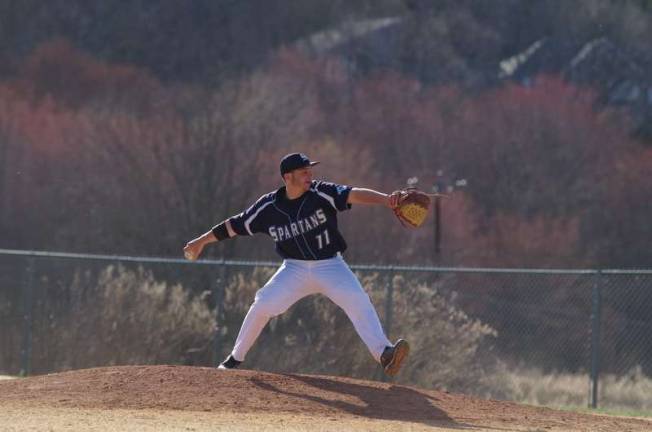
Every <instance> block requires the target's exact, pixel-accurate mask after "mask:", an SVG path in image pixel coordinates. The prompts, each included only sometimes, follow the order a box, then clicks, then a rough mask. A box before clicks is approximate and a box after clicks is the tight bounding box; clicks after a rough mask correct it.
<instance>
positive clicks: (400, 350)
mask: <svg viewBox="0 0 652 432" xmlns="http://www.w3.org/2000/svg"><path fill="white" fill-rule="evenodd" d="M409 352H410V345H409V344H408V343H407V341H405V340H403V339H399V340H397V341H396V343H395V344H394V345H393V346H388V347H386V348H385V351H383V354H382V355H381V356H380V364H381V365H382V367H383V369H384V370H385V373H386V374H387V375H389V376H394V375H396V374H397V373H398V371H399V369H400V368H401V364H403V361H404V360H405V358H406V357H407V355H408V353H409Z"/></svg>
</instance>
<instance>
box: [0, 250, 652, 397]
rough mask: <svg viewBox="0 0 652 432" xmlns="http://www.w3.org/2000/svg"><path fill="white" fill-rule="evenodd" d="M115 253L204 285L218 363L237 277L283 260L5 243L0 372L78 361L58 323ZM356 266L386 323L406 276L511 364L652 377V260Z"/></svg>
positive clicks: (116, 260) (396, 312) (400, 326)
mask: <svg viewBox="0 0 652 432" xmlns="http://www.w3.org/2000/svg"><path fill="white" fill-rule="evenodd" d="M115 264H120V265H126V266H132V267H143V266H147V267H148V269H149V270H150V271H151V272H153V274H155V275H156V278H155V279H156V280H165V281H167V282H168V283H170V284H180V285H182V286H183V287H184V288H185V289H186V290H188V291H193V293H194V295H196V296H200V295H206V296H207V298H209V300H207V301H208V303H210V305H211V309H210V310H211V311H212V312H211V313H212V314H213V320H214V323H215V330H214V331H213V333H212V336H211V340H210V349H209V351H210V362H211V363H213V364H215V363H216V362H218V361H219V360H220V359H221V358H223V356H224V354H225V353H226V352H228V349H229V345H230V344H231V343H232V342H233V340H232V339H233V337H234V331H236V330H237V329H235V330H234V329H233V328H232V327H234V325H230V326H227V325H225V324H224V323H226V322H229V323H231V322H239V321H241V318H242V314H243V313H244V312H243V311H239V312H238V311H231V310H227V309H226V308H225V306H224V303H225V302H227V301H229V302H230V301H235V300H233V298H234V296H237V295H238V292H237V291H236V290H234V289H232V288H231V287H232V286H234V283H236V282H234V281H236V279H237V277H238V275H242V274H243V272H248V276H247V277H248V278H252V279H256V277H257V276H256V275H255V272H256V271H257V269H268V270H269V269H273V268H275V267H277V266H278V265H279V264H280V263H279V262H257V261H244V260H209V259H204V260H197V261H194V262H190V261H187V260H184V259H177V258H158V257H137V256H116V255H90V254H77V253H62V252H42V251H25V250H12V249H0V372H5V373H20V374H23V375H29V374H32V373H44V372H50V371H52V370H56V369H57V368H61V367H74V364H73V363H74V361H73V362H72V363H71V361H70V360H66V361H67V362H68V363H66V362H65V361H64V360H62V358H63V357H64V356H63V354H62V353H61V352H59V351H58V350H57V347H56V346H55V345H56V344H54V345H53V344H52V343H51V339H52V337H53V336H52V335H55V334H59V333H56V332H57V330H58V329H59V328H60V327H61V326H62V325H63V324H62V323H64V322H66V321H65V319H66V317H67V316H69V315H71V314H73V312H74V310H73V309H74V308H75V307H79V305H80V304H85V305H87V304H89V303H84V302H83V301H82V300H80V299H81V298H82V297H83V298H89V299H91V301H92V302H95V303H99V302H102V301H105V302H106V299H104V300H102V298H101V296H100V295H99V294H98V292H96V291H93V288H92V287H93V286H94V284H97V283H99V282H97V281H99V280H100V276H99V275H101V274H102V271H103V269H105V268H106V267H107V266H110V265H115ZM351 268H352V269H353V270H354V271H356V272H357V273H358V274H359V276H360V277H361V278H370V280H373V283H372V285H370V286H373V287H375V288H373V289H370V291H371V292H370V297H372V299H374V301H375V302H376V306H377V308H378V311H379V314H380V315H381V318H382V320H383V325H384V327H385V330H386V332H387V333H388V334H391V333H393V330H394V329H395V328H396V329H397V330H396V331H405V328H404V324H405V323H406V322H407V320H409V319H411V318H410V317H409V316H410V315H409V314H410V313H411V312H412V309H414V308H415V307H416V308H419V307H420V306H421V305H419V304H416V306H415V305H411V306H410V305H409V303H406V302H407V301H408V300H406V299H405V298H404V297H405V293H404V292H403V291H404V289H403V288H402V286H403V285H401V284H406V283H410V284H418V285H419V286H421V287H425V289H426V291H428V292H432V293H438V295H441V296H443V297H445V298H446V302H447V304H448V305H449V306H450V307H451V308H454V309H455V310H459V311H462V312H464V314H465V316H468V317H470V318H472V319H476V320H478V321H479V322H482V323H484V324H487V325H488V326H490V327H491V328H492V329H493V330H494V331H495V340H494V342H493V346H492V349H494V350H495V352H496V353H497V355H499V356H500V358H501V359H508V364H511V365H518V366H523V365H528V366H533V367H537V368H539V369H541V370H544V371H562V372H573V373H585V374H586V376H587V381H588V385H587V389H588V391H587V397H586V403H587V404H588V405H589V406H591V407H597V406H598V402H599V400H601V399H603V400H608V399H609V392H610V389H609V388H608V386H607V387H600V386H599V385H598V384H599V382H600V377H601V376H602V375H603V374H606V373H609V374H612V375H614V376H619V375H625V374H627V373H629V372H630V371H631V370H640V371H642V373H643V374H644V375H648V376H649V375H650V371H652V342H651V341H650V338H649V337H648V335H649V334H650V330H652V318H650V314H649V313H647V311H648V310H649V307H651V306H652V290H650V285H651V284H652V270H647V269H640V270H623V269H518V268H513V269H497V268H468V267H452V268H451V267H415V266H392V265H351ZM374 275H375V276H374ZM374 277H376V279H374ZM80 280H83V281H85V282H80ZM263 282H264V280H263ZM240 283H242V281H241V282H240ZM116 286H119V285H116ZM368 290H369V289H368ZM426 298H427V299H430V300H432V298H433V297H426ZM75 299H77V300H75ZM85 301H87V300H85ZM246 301H251V299H248V300H246ZM229 304H231V303H229ZM406 304H407V305H408V306H405V305H406ZM305 308H308V306H305V307H304V309H305ZM299 309H300V308H299ZM238 313H239V314H240V315H238V316H235V315H237V314H238ZM310 313H314V309H313V310H312V312H307V311H305V310H304V311H303V312H301V313H297V321H296V322H293V324H292V325H299V324H300V325H305V321H306V320H305V315H309V314H310ZM329 313H330V314H331V315H332V314H333V313H336V312H333V311H331V312H329ZM233 314H235V315H233ZM76 316H84V315H83V312H82V314H81V315H76ZM302 320H303V321H302ZM438 320H441V317H439V316H428V315H425V316H423V317H421V318H420V321H419V325H420V326H423V328H425V329H427V328H428V327H429V326H431V327H433V328H434V327H436V326H437V325H439V324H438V323H439V321H438ZM458 321H459V318H458ZM297 323H298V324H297ZM79 325H80V326H81V324H79ZM290 327H291V326H290ZM419 331H424V330H423V329H421V330H419ZM298 337H300V336H298ZM182 342H183V341H180V342H179V343H182ZM195 351H196V352H204V351H206V350H204V351H202V350H201V349H199V348H198V349H196V350H195ZM188 352H194V351H193V350H188ZM80 355H83V353H80ZM107 361H108V360H107ZM111 361H115V362H120V361H121V360H120V359H112V360H111ZM79 362H80V363H79V364H85V363H83V361H81V360H79ZM62 365H64V366H62ZM374 376H375V377H377V378H379V377H380V376H379V375H377V374H375V375H374Z"/></svg>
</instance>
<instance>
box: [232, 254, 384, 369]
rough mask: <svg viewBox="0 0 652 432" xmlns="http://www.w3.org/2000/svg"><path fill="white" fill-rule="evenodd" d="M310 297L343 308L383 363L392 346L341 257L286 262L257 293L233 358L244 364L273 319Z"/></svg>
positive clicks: (367, 300) (359, 333) (241, 329)
mask: <svg viewBox="0 0 652 432" xmlns="http://www.w3.org/2000/svg"><path fill="white" fill-rule="evenodd" d="M311 294H323V295H325V296H326V297H328V298H329V299H331V300H332V301H333V302H334V303H335V304H336V305H338V306H339V307H341V308H342V309H343V310H344V312H345V313H346V315H347V316H348V317H349V319H350V320H351V322H352V323H353V326H354V327H355V329H356V331H357V332H358V335H360V337H361V338H362V341H363V342H364V343H365V344H366V345H367V348H368V349H369V351H370V352H371V355H372V356H373V357H374V359H376V361H378V362H380V355H381V354H382V352H383V350H384V349H385V347H387V346H390V345H391V342H390V341H389V340H388V339H387V337H386V336H385V333H384V332H383V329H382V326H381V324H380V320H379V319H378V315H377V314H376V310H375V309H374V306H373V304H372V303H371V300H369V296H368V295H367V293H366V292H365V291H364V289H363V288H362V285H360V282H359V281H358V279H357V278H356V277H355V275H354V274H353V272H352V271H351V269H350V268H349V266H348V265H347V264H346V262H344V259H343V258H342V257H341V256H340V255H337V256H336V257H334V258H329V259H325V260H318V261H302V260H294V259H286V260H285V261H283V264H282V265H281V267H280V268H279V269H278V270H277V271H276V273H275V274H274V276H272V278H271V279H270V280H269V281H268V282H267V283H266V284H265V286H263V287H262V288H261V289H259V290H258V292H257V293H256V298H255V300H254V303H253V304H252V305H251V307H250V308H249V312H247V316H246V317H245V319H244V322H243V323H242V327H241V328H240V333H239V334H238V338H237V339H236V342H235V347H234V348H233V351H232V352H231V355H233V358H235V359H236V360H239V361H243V360H244V359H245V356H246V355H247V352H248V351H249V349H250V348H251V347H252V345H253V344H254V342H255V341H256V339H257V338H258V336H259V335H260V332H261V331H262V330H263V328H264V327H265V325H266V324H267V322H268V321H269V320H270V319H271V318H272V317H274V316H276V315H280V314H282V313H283V312H285V311H286V310H288V309H289V308H290V306H292V305H293V304H294V303H296V302H297V301H299V300H301V299H302V298H303V297H306V296H308V295H311Z"/></svg>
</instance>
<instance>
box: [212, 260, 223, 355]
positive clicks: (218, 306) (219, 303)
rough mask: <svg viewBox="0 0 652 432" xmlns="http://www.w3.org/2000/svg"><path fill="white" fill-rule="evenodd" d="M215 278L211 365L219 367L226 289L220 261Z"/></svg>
mask: <svg viewBox="0 0 652 432" xmlns="http://www.w3.org/2000/svg"><path fill="white" fill-rule="evenodd" d="M217 265H218V267H217V277H216V278H215V279H214V281H213V292H212V293H211V295H212V297H213V299H214V301H215V330H214V332H213V365H214V366H219V364H220V362H221V361H222V360H223V359H222V357H221V356H222V337H221V335H220V333H221V330H222V328H221V326H220V320H221V319H222V316H223V311H224V305H223V303H224V290H225V289H226V286H225V284H226V264H225V263H224V259H221V260H220V262H219V263H218V264H217Z"/></svg>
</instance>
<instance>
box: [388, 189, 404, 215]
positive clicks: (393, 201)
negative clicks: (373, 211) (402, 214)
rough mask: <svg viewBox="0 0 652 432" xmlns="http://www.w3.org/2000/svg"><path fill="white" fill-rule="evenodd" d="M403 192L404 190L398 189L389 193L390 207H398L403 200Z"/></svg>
mask: <svg viewBox="0 0 652 432" xmlns="http://www.w3.org/2000/svg"><path fill="white" fill-rule="evenodd" d="M401 193H402V191H400V190H396V191H394V192H392V193H391V194H389V208H391V209H392V210H394V209H395V208H396V207H398V204H399V203H400V202H401Z"/></svg>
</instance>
